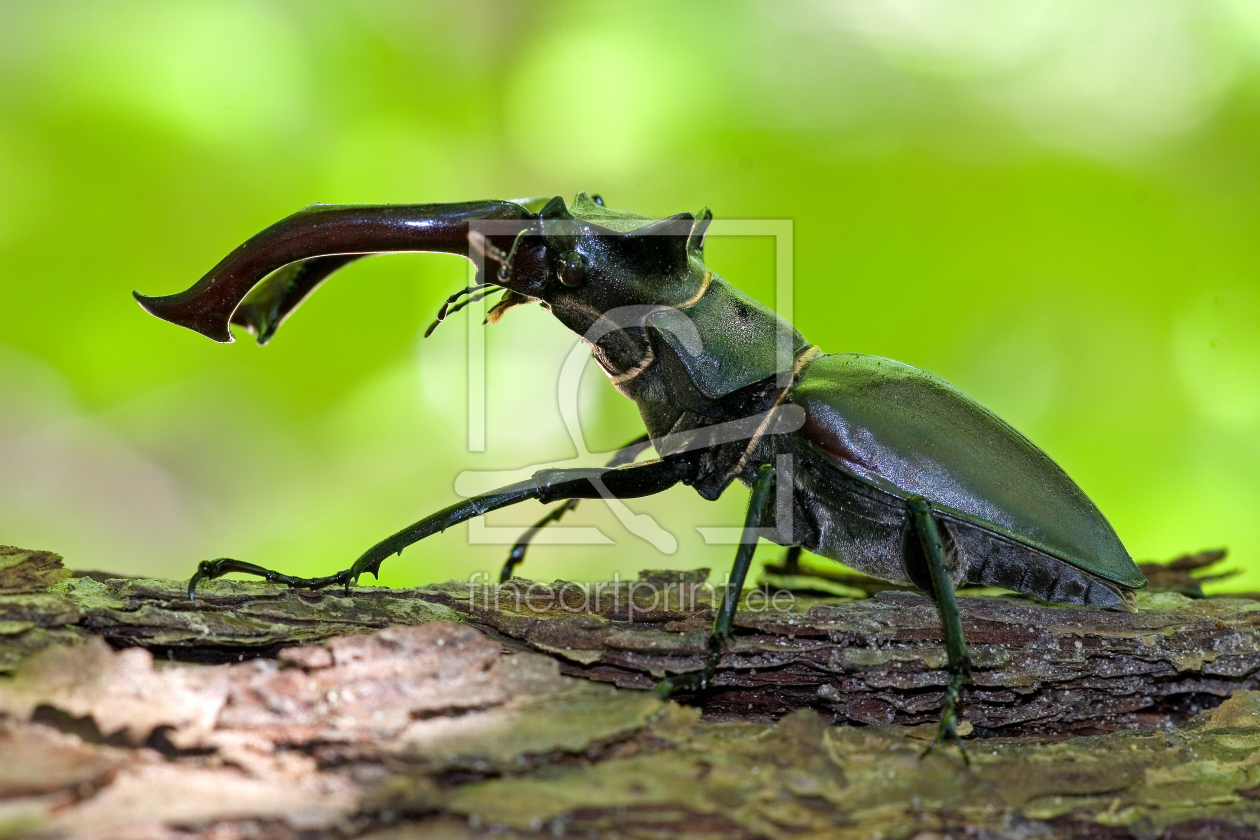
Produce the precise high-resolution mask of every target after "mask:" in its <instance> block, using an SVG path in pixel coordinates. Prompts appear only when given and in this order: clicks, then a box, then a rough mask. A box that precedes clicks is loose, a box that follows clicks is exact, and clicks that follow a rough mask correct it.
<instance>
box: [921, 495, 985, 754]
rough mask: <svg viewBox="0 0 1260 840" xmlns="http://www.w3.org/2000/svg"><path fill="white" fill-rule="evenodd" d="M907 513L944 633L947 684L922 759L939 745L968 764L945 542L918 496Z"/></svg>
mask: <svg viewBox="0 0 1260 840" xmlns="http://www.w3.org/2000/svg"><path fill="white" fill-rule="evenodd" d="M906 506H907V508H908V509H909V513H910V522H911V525H912V527H913V528H914V531H915V533H916V534H917V535H918V538H919V544H920V545H922V546H923V556H924V559H925V560H926V561H927V567H928V574H929V575H930V577H931V581H932V595H933V597H934V598H935V599H936V606H937V609H939V610H940V613H941V625H942V627H943V629H944V631H945V652H946V654H947V656H948V663H947V665H946V666H945V667H946V669H947V670H948V672H949V684H948V685H946V686H945V695H944V696H943V697H942V698H941V724H940V728H939V729H937V731H936V737H935V738H934V739H932V743H931V744H928V747H927V749H926V750H924V751H923V755H924V756H926V755H927V754H928V753H930V752H931V751H932V750H934V749H936V747H937V746H938V745H939V744H940V743H941V742H942V741H948V742H951V743H953V744H956V745H957V746H958V750H959V752H961V753H962V757H963V761H965V762H967V763H968V764H970V763H971V762H970V759H968V758H967V751H966V750H965V749H964V748H963V744H962V739H961V738H960V737H959V736H958V709H959V706H961V705H962V704H961V702H960V700H961V692H962V687H963V684H964V683H965V682H966V681H967V679H968V678H970V677H971V660H970V659H969V658H968V656H967V642H966V640H965V639H964V638H963V629H962V618H961V616H960V615H959V614H958V599H957V598H956V597H955V596H954V583H953V581H952V580H950V577H949V571H948V569H947V568H946V566H945V540H944V538H943V537H942V536H941V528H940V525H939V524H938V523H937V521H936V517H935V516H934V515H933V514H932V505H931V503H930V502H928V500H927V499H925V498H923V497H922V496H911V497H910V499H909V500H908V501H907V502H906Z"/></svg>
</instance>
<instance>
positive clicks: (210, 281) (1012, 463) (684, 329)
mask: <svg viewBox="0 0 1260 840" xmlns="http://www.w3.org/2000/svg"><path fill="white" fill-rule="evenodd" d="M711 219H712V215H711V214H710V213H709V212H708V211H707V210H704V211H701V212H700V213H699V214H698V215H694V216H693V215H692V214H690V213H683V214H679V215H677V216H672V217H670V218H667V219H662V220H653V219H648V218H645V217H642V216H638V215H636V214H633V213H627V212H620V211H614V210H611V209H608V208H606V207H605V206H604V205H603V202H602V201H601V200H600V199H599V198H598V197H594V198H592V197H590V196H588V195H586V194H585V193H579V194H578V196H577V198H576V199H575V200H574V201H573V203H572V205H569V206H566V205H565V203H564V201H563V200H562V199H561V198H559V197H557V198H553V199H551V200H545V199H534V200H527V201H518V202H509V201H480V202H470V203H466V204H422V205H405V206H326V205H315V206H312V207H309V208H307V209H305V210H302V211H300V212H298V213H295V214H294V215H292V216H289V217H288V218H286V219H283V220H281V221H279V222H277V223H276V224H274V225H272V226H271V227H269V228H267V229H266V230H264V231H262V232H261V233H259V234H258V235H256V236H254V237H253V238H252V239H250V240H248V241H247V242H245V243H244V244H243V245H241V246H240V247H238V248H237V249H236V250H235V251H233V252H232V253H231V254H229V255H228V256H227V257H226V258H224V260H223V261H222V262H220V263H219V264H218V265H216V266H215V267H214V268H213V269H211V270H210V272H209V273H208V274H206V276H205V277H203V278H202V279H201V280H199V281H198V282H197V283H196V284H194V285H193V286H192V287H191V288H190V289H188V290H187V291H184V292H180V293H179V294H175V295H169V296H166V297H146V296H144V295H141V294H139V293H137V294H136V299H137V300H138V301H139V302H140V304H141V306H143V307H144V308H145V309H146V310H148V311H149V312H151V313H152V314H154V315H156V316H158V317H159V318H164V319H166V320H168V321H171V322H172V323H175V324H179V325H180V326H184V327H188V328H189V329H192V330H195V331H197V332H199V333H202V334H203V335H206V336H208V337H210V338H212V339H214V340H215V341H223V342H226V341H231V340H232V334H231V332H230V330H229V324H232V323H234V324H238V325H240V326H243V327H245V328H246V329H248V330H249V331H251V332H252V333H254V334H255V335H256V336H257V338H258V341H259V343H260V344H262V343H266V342H267V341H269V340H270V339H271V337H272V335H273V334H274V333H275V330H276V328H277V327H278V326H279V325H280V324H281V322H283V320H284V319H285V318H286V317H287V316H288V315H289V314H290V313H291V312H292V311H293V310H294V309H295V308H296V307H297V306H298V304H300V303H301V302H302V300H304V299H305V298H306V296H307V295H309V294H310V293H311V292H312V291H313V290H314V289H315V287H316V286H318V285H319V284H320V283H321V282H323V280H325V279H326V278H327V277H328V276H329V275H330V274H332V273H333V272H334V271H336V270H337V269H339V268H341V267H342V266H344V265H346V264H347V263H349V262H352V261H353V260H356V259H359V258H360V257H364V256H369V255H371V254H378V253H387V252H398V251H435V252H443V253H451V254H461V255H463V256H466V257H470V258H472V259H474V260H476V261H477V262H478V263H479V264H480V265H483V266H484V269H483V270H482V272H481V274H479V276H478V282H477V283H476V284H475V285H473V286H471V287H469V288H467V289H464V290H463V291H462V292H459V293H457V294H455V295H452V296H451V298H450V300H448V301H447V305H446V306H444V307H443V308H442V311H441V312H440V313H439V316H438V320H441V318H443V317H445V316H446V314H447V313H448V312H450V311H453V310H454V309H458V308H459V307H460V306H462V305H463V303H462V302H461V301H465V302H466V301H467V300H468V299H469V298H468V297H467V296H478V295H485V294H489V293H491V292H498V291H502V292H503V296H502V298H501V299H500V300H499V302H498V303H497V304H496V305H495V306H494V307H493V308H492V309H491V310H490V320H491V321H493V320H496V319H497V318H498V317H499V316H501V315H502V314H503V313H504V312H506V311H507V310H508V309H510V308H512V307H513V306H518V305H522V304H527V303H532V302H540V303H541V304H542V305H543V306H544V307H546V308H547V309H548V310H549V311H550V312H551V313H552V314H553V315H555V316H556V318H558V319H559V320H560V322H561V323H563V324H564V325H565V326H567V327H568V328H569V329H571V330H573V331H574V332H575V333H577V334H579V335H581V336H584V337H586V338H587V339H588V341H590V344H591V347H592V352H593V354H594V356H595V359H596V361H597V362H598V363H599V364H600V366H601V367H602V368H603V369H604V371H605V372H606V373H607V374H608V376H609V377H610V379H611V380H612V382H613V384H614V386H615V387H616V388H617V389H618V390H619V391H620V392H621V393H622V394H624V395H625V396H627V397H629V398H630V399H632V400H634V401H635V403H636V404H637V405H638V407H639V411H640V414H641V415H642V418H643V423H644V425H645V427H646V429H647V434H646V435H645V436H644V437H642V438H640V439H638V440H636V441H633V442H631V443H630V444H628V445H627V446H626V447H625V448H624V449H622V450H621V451H620V452H619V453H618V455H617V457H616V458H614V460H613V462H612V463H611V464H610V465H609V466H608V467H607V468H604V469H572V470H544V471H542V472H539V473H537V474H536V475H535V476H534V477H533V478H532V479H531V480H528V481H524V482H521V483H518V484H515V485H512V486H510V487H505V488H502V489H501V490H498V491H495V492H492V493H486V494H483V495H481V496H477V497H474V498H472V499H468V500H465V501H463V502H459V503H457V504H454V505H452V506H451V507H449V508H447V509H445V510H443V511H439V512H438V513H436V514H434V515H432V516H429V517H426V518H425V519H422V520H420V521H419V522H417V523H415V524H414V525H412V526H410V527H408V528H405V529H403V530H402V531H399V532H398V533H397V534H394V535H393V536H391V537H389V538H388V539H386V540H384V541H382V542H381V543H379V544H377V545H375V546H373V547H372V548H370V549H368V551H367V552H366V553H364V554H363V556H361V557H360V558H359V559H358V560H357V561H356V562H355V563H354V564H353V565H352V566H351V567H350V568H348V569H345V570H343V571H341V572H338V573H336V574H333V575H329V576H327V577H322V578H311V579H306V578H295V577H292V576H289V575H283V574H279V573H277V572H273V571H270V570H268V569H264V568H262V567H260V566H256V565H254V564H251V563H244V562H241V561H237V560H232V559H229V558H220V559H218V560H211V561H205V562H203V563H201V565H200V566H199V568H198V569H197V572H196V574H195V575H194V576H193V578H192V580H191V581H190V582H189V594H190V596H191V595H192V594H193V592H194V590H195V586H196V584H197V582H198V581H200V580H204V579H207V578H215V577H219V576H221V575H223V574H226V573H228V572H232V571H241V572H250V573H253V574H258V575H261V576H263V577H264V578H266V579H267V580H273V581H281V582H285V583H287V584H289V585H291V586H300V587H309V588H320V587H324V586H328V585H332V584H342V585H345V586H347V587H348V586H350V585H352V584H353V583H355V582H356V581H357V580H358V578H359V576H360V575H362V574H363V573H364V572H372V573H373V574H376V572H377V571H378V570H379V568H380V564H381V562H382V561H383V560H384V559H385V558H386V557H388V556H389V555H390V554H394V553H397V552H399V551H401V550H402V549H403V548H404V547H405V546H407V545H410V544H411V543H413V542H416V541H417V540H420V539H423V538H424V537H426V536H429V535H430V534H433V533H436V532H438V531H440V530H442V529H444V528H447V527H449V526H450V525H453V524H455V523H457V522H462V521H464V520H466V519H469V518H471V517H473V516H477V515H480V514H482V513H486V512H489V511H491V510H494V509H497V508H500V507H504V506H507V505H511V504H515V503H517V502H520V501H524V500H526V499H538V500H540V501H542V502H553V501H563V502H564V504H563V505H561V506H559V507H557V508H555V509H553V510H552V512H551V513H549V514H548V515H547V516H546V517H544V518H543V519H542V520H541V521H540V522H539V523H538V525H537V526H535V528H533V529H531V530H530V531H529V532H527V533H526V535H525V537H524V538H523V539H522V541H521V542H520V543H518V544H517V545H516V546H515V547H514V548H513V550H512V552H511V554H510V556H509V559H508V561H507V564H506V565H505V566H504V570H503V574H504V577H505V578H506V577H508V576H510V575H511V571H512V569H513V568H514V567H515V565H516V564H517V563H519V562H520V561H521V560H522V558H523V556H524V552H525V549H526V547H527V546H528V542H529V540H530V538H532V536H533V534H534V533H536V532H537V530H538V529H539V528H541V527H544V526H545V525H546V524H547V523H549V522H554V521H555V520H557V519H559V518H560V516H562V515H563V514H564V512H565V511H567V510H571V509H572V508H573V506H575V505H576V504H577V500H578V499H582V498H592V497H597V496H600V495H605V496H614V497H620V498H629V497H635V496H644V495H650V494H653V493H658V492H660V491H662V490H665V489H666V488H668V487H671V486H674V485H676V484H679V483H682V484H687V485H690V486H691V487H693V488H695V490H696V491H697V492H698V493H700V494H701V495H702V496H704V497H705V498H709V499H713V498H716V497H717V496H718V495H720V494H721V493H722V492H723V490H725V489H726V488H727V487H728V486H729V485H730V484H731V482H733V481H736V480H739V481H741V482H743V483H744V484H747V485H749V486H750V487H751V488H752V495H751V500H750V503H749V507H748V514H747V518H746V521H745V540H744V542H743V543H742V544H741V545H740V546H739V548H738V550H737V552H736V558H735V564H734V569H733V571H732V574H731V586H730V588H729V589H728V591H727V594H726V597H725V599H724V602H723V604H722V606H721V608H720V610H719V611H718V615H717V618H716V620H715V622H714V627H713V633H712V636H711V639H710V641H711V644H710V654H709V657H708V661H707V665H706V667H705V668H704V669H703V670H701V671H699V672H696V673H688V674H680V675H677V676H675V677H671V678H669V679H667V680H665V681H664V682H663V683H662V684H661V686H660V690H661V692H662V693H663V694H668V693H670V692H672V691H674V690H675V689H677V688H680V687H691V688H700V689H703V688H705V687H707V686H708V683H709V680H710V678H711V677H712V676H713V674H714V673H715V670H716V667H717V664H718V660H719V657H720V654H721V646H722V642H723V641H724V640H725V639H726V638H727V636H728V635H729V633H730V626H731V619H732V615H733V613H734V609H735V605H736V603H737V601H738V596H739V593H740V590H741V588H742V586H743V583H744V578H745V575H746V574H747V571H748V567H749V564H750V563H751V560H752V553H753V547H754V543H755V541H756V536H755V534H754V532H753V529H758V528H760V529H770V531H771V533H772V534H773V539H774V541H775V542H778V543H780V544H782V545H785V546H789V547H790V548H789V552H790V556H795V553H797V552H799V551H800V550H801V549H806V550H809V551H811V552H814V553H816V554H819V555H821V556H824V557H829V558H832V559H835V560H839V561H843V562H844V563H846V564H848V565H849V566H852V567H853V568H856V569H858V570H861V571H863V572H867V573H868V574H871V575H874V576H876V577H880V578H883V579H885V580H890V581H896V582H903V583H912V584H914V585H916V586H918V587H920V588H921V589H923V590H925V591H928V592H930V593H932V594H933V595H934V597H935V598H936V601H937V604H938V606H939V607H940V611H941V616H942V621H943V624H944V628H945V638H946V644H947V648H948V654H949V656H948V658H949V665H948V670H949V674H950V679H949V683H948V686H947V688H946V691H945V695H944V698H943V701H942V721H941V730H940V733H939V734H938V737H937V742H939V741H940V740H942V738H946V739H950V740H954V741H957V734H956V732H955V725H956V722H957V707H958V703H959V701H958V697H959V691H960V689H961V686H962V684H963V681H964V679H965V678H966V675H967V673H968V670H969V667H970V666H969V663H968V660H967V652H966V647H965V644H964V640H963V635H962V625H961V621H960V620H959V616H958V610H957V606H956V604H955V601H954V591H953V590H954V587H955V586H958V585H960V584H963V583H975V584H987V585H994V586H1002V587H1006V588H1008V589H1012V590H1015V591H1017V592H1023V593H1026V594H1029V595H1033V596H1036V597H1038V598H1041V599H1044V600H1047V601H1054V602H1058V603H1063V604H1075V605H1080V606H1092V607H1104V608H1110V609H1128V610H1131V609H1133V603H1134V597H1133V590H1134V589H1138V588H1141V587H1143V586H1145V585H1146V579H1145V578H1144V577H1143V575H1142V573H1141V572H1140V571H1139V570H1138V568H1137V566H1136V565H1134V563H1133V561H1132V560H1131V559H1130V557H1129V555H1128V553H1127V552H1126V551H1125V548H1124V546H1123V545H1122V544H1121V542H1120V540H1119V538H1118V537H1117V536H1116V533H1115V531H1114V530H1112V528H1111V526H1110V525H1109V524H1108V522H1107V520H1106V519H1105V518H1104V517H1103V515H1102V514H1101V513H1100V512H1099V511H1098V509H1097V508H1096V507H1095V506H1094V504H1093V503H1092V502H1091V501H1090V500H1089V498H1088V497H1087V496H1086V495H1085V494H1084V493H1083V492H1082V491H1081V490H1080V488H1079V487H1077V486H1076V484H1075V483H1073V481H1072V480H1071V479H1070V478H1068V476H1067V475H1066V474H1065V473H1064V472H1063V470H1061V469H1060V468H1059V466H1058V465H1057V464H1055V462H1054V461H1052V460H1051V459H1050V458H1049V457H1048V456H1047V455H1046V454H1045V453H1043V452H1042V451H1041V450H1040V449H1038V448H1037V447H1036V446H1034V445H1033V444H1032V443H1031V442H1029V440H1028V439H1027V438H1025V437H1024V436H1023V435H1021V434H1020V433H1019V432H1017V431H1015V430H1014V429H1012V428H1011V427H1010V426H1009V425H1007V424H1006V423H1004V422H1003V421H1002V420H1001V419H999V418H998V417H997V416H996V415H994V414H993V413H992V412H990V411H988V410H987V409H985V408H984V407H983V406H981V405H979V404H978V403H976V402H975V401H974V400H972V399H970V398H969V397H967V396H966V395H965V394H963V393H962V392H961V391H959V390H958V389H957V388H954V387H953V386H951V385H950V384H949V383H947V382H945V381H944V380H942V379H939V378H937V377H935V376H932V375H931V374H929V373H926V372H924V371H921V370H919V369H917V368H914V367H911V366H910V365H906V364H902V363H900V362H895V361H892V360H889V359H883V358H878V357H874V356H867V355H862V354H859V353H841V354H827V353H823V352H821V351H820V350H819V348H817V347H815V346H814V345H812V344H810V343H809V342H808V341H807V340H806V339H805V337H804V336H802V335H801V334H800V333H799V332H797V331H796V330H795V328H793V327H792V325H791V324H789V323H787V322H786V321H784V320H783V319H782V318H781V317H779V316H778V315H777V314H776V313H775V312H774V311H772V310H770V309H768V308H766V307H764V306H762V305H760V304H759V303H757V302H756V301H754V300H752V299H751V298H749V297H747V296H746V295H744V294H742V293H741V292H740V291H739V290H738V289H736V288H735V287H734V286H732V285H731V284H730V283H728V282H727V281H726V280H724V279H722V278H721V277H719V276H718V275H716V274H713V273H712V272H711V271H710V270H709V269H708V268H707V267H706V266H705V263H704V237H705V231H706V229H707V227H708V225H709V222H710V220H711ZM435 325H436V322H435ZM430 329H432V328H430ZM649 444H650V445H651V446H653V447H654V448H655V449H656V451H657V453H658V455H659V458H658V459H657V460H652V461H645V462H641V463H634V459H635V457H636V456H637V455H638V454H639V453H640V452H641V451H643V450H644V449H645V448H646V447H647V446H648V445H649ZM781 483H786V484H787V486H789V487H790V488H791V493H790V508H791V509H790V516H780V515H777V512H776V510H775V505H774V504H773V503H772V502H771V499H774V498H776V496H777V495H782V494H776V493H775V492H774V491H775V488H776V487H778V486H779V485H780V484H781ZM784 510H785V511H786V507H785V508H784ZM762 533H765V531H764V530H763V531H762ZM933 746H935V742H934V744H933ZM929 749H930V748H929Z"/></svg>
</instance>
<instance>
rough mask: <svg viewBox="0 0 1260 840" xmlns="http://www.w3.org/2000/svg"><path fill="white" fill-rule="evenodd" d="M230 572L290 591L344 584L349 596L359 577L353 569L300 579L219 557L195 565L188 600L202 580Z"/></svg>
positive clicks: (229, 558)
mask: <svg viewBox="0 0 1260 840" xmlns="http://www.w3.org/2000/svg"><path fill="white" fill-rule="evenodd" d="M231 572H241V573H243V574H247V575H257V576H258V577H260V578H262V579H263V580H265V581H266V582H267V583H283V584H284V585H286V586H288V587H289V588H290V589H312V590H315V589H323V588H325V587H328V586H334V585H336V584H338V583H340V584H344V585H345V587H346V594H347V595H348V594H350V587H351V586H353V585H354V584H355V583H357V582H358V579H359V575H358V573H356V572H355V571H354V568H353V567H351V568H349V569H343V570H342V571H340V572H337V573H336V574H333V575H328V576H327V577H318V578H300V577H294V576H293V575H286V574H284V573H282V572H276V571H272V570H271V569H267V568H264V567H262V566H259V565H257V564H255V563H246V562H244V561H243V560H233V559H232V558H231V557H219V558H216V559H214V560H202V561H201V563H199V564H198V565H197V571H196V572H194V573H193V576H192V578H191V579H189V581H188V599H189V600H190V601H191V600H196V594H197V584H198V583H201V581H203V580H214V579H215V578H221V577H223V576H224V575H226V574H229V573H231Z"/></svg>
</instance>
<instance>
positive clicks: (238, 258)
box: [134, 201, 537, 343]
mask: <svg viewBox="0 0 1260 840" xmlns="http://www.w3.org/2000/svg"><path fill="white" fill-rule="evenodd" d="M535 218H537V216H536V215H535V214H534V213H532V212H530V210H529V209H527V208H526V207H523V206H521V205H519V204H516V203H513V202H510V201H475V202H467V203H463V204H413V205H397V206H377V205H321V204H316V205H312V206H310V207H307V208H306V209H304V210H300V211H298V212H297V213H294V214H293V215H291V216H289V217H287V218H285V219H281V220H280V221H279V222H277V223H275V224H274V225H272V226H271V227H269V228H267V229H266V230H263V231H262V232H261V233H258V234H257V235H255V236H253V237H252V238H250V239H249V240H247V241H246V242H245V243H244V244H242V245H241V246H239V247H238V248H237V249H236V250H234V251H233V252H232V253H230V254H228V255H227V256H226V257H225V258H224V259H223V260H222V261H220V262H219V264H218V265H216V266H215V267H214V268H212V269H210V271H209V272H208V273H207V274H206V275H205V276H204V277H202V278H201V279H200V280H198V281H197V282H196V283H195V284H193V286H192V287H191V288H189V289H187V290H185V291H183V292H179V293H177V294H173V295H165V296H160V297H150V296H148V295H142V294H140V293H139V292H135V293H134V294H135V297H136V300H137V301H138V302H139V303H140V305H141V306H142V307H143V308H144V309H145V311H146V312H149V313H150V314H152V315H156V316H157V317H159V318H161V319H162V320H164V321H170V322H171V323H173V324H177V325H179V326H181V327H187V328H188V329H190V330H193V331H194V332H199V333H201V334H202V335H204V336H206V337H207V338H210V339H212V340H214V341H218V342H223V343H227V342H230V341H232V340H233V339H232V332H231V330H230V329H229V324H232V323H235V324H238V325H240V326H243V327H245V328H246V329H248V330H250V331H251V332H252V333H254V334H255V335H256V336H257V337H258V340H259V343H266V341H267V340H269V339H270V338H271V336H272V335H273V334H274V332H275V330H276V328H277V327H278V326H279V325H280V323H281V322H282V321H283V320H284V319H285V318H286V317H287V316H288V315H289V314H290V313H291V312H292V311H293V310H294V309H296V308H297V306H298V305H299V304H300V303H301V302H302V301H303V300H305V299H306V298H307V297H308V296H309V295H310V293H311V292H312V291H314V289H315V287H316V286H318V285H319V284H320V283H322V282H323V281H324V280H325V279H327V278H328V277H329V275H331V274H332V273H333V272H335V271H336V270H337V269H339V268H341V267H342V266H344V265H346V264H347V263H349V262H352V261H354V260H357V259H359V258H361V257H364V256H368V255H370V254H381V253H391V252H406V251H433V252H439V253H446V254H460V255H462V256H465V257H467V256H469V255H470V251H469V232H470V230H471V226H472V225H473V223H475V222H478V221H495V220H504V221H522V222H524V221H527V220H530V219H535ZM514 238H515V234H503V235H498V234H496V235H495V236H494V239H495V240H497V241H499V242H502V243H504V244H505V245H508V246H509V247H510V243H511V242H513V241H514ZM264 280H265V282H263V281H264ZM260 283H261V285H260Z"/></svg>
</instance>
